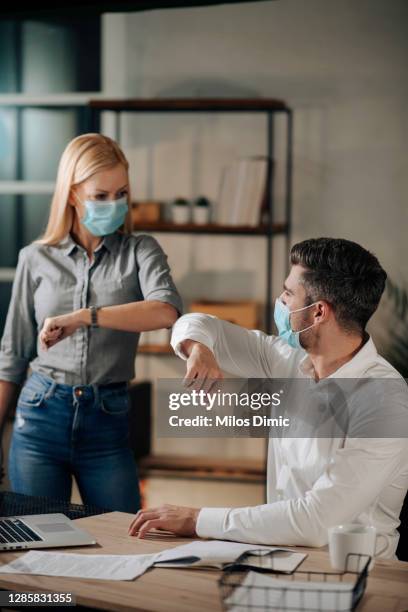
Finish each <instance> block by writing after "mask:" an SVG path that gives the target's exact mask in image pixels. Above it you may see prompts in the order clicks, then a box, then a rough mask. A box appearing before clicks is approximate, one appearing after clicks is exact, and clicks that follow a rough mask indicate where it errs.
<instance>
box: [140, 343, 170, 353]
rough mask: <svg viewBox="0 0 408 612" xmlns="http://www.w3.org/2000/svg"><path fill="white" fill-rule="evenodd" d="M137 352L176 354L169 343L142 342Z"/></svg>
mask: <svg viewBox="0 0 408 612" xmlns="http://www.w3.org/2000/svg"><path fill="white" fill-rule="evenodd" d="M137 352H138V353H142V354H144V355H174V351H173V349H172V348H171V346H170V345H167V344H142V345H141V346H139V347H138V349H137Z"/></svg>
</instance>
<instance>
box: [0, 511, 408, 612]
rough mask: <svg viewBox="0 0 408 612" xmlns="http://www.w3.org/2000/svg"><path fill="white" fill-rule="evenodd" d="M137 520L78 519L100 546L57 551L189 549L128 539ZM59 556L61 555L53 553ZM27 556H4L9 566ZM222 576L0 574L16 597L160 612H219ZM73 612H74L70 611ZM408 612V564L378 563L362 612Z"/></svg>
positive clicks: (161, 539) (156, 539)
mask: <svg viewBox="0 0 408 612" xmlns="http://www.w3.org/2000/svg"><path fill="white" fill-rule="evenodd" d="M131 518H132V515H130V514H125V513H122V512H110V513H108V514H102V515H99V516H92V517H87V518H82V519H78V520H77V522H78V524H79V525H81V526H82V527H84V528H85V529H87V530H88V531H89V532H90V533H92V534H93V535H94V536H95V538H96V540H97V541H98V545H95V546H86V547H77V548H66V549H58V550H61V551H62V550H64V552H81V553H83V554H84V555H86V554H98V553H101V554H102V553H103V554H119V553H121V554H131V553H138V554H141V553H152V552H157V551H159V550H163V549H165V548H170V547H172V546H176V545H178V544H182V543H185V542H186V541H190V540H186V539H183V538H175V537H172V536H167V535H165V534H162V535H155V536H151V537H150V539H146V540H137V539H136V538H133V537H130V536H128V535H127V528H128V525H129V524H130V521H131ZM54 550H56V549H54ZM299 550H305V551H307V552H308V553H309V556H308V558H307V559H306V560H305V561H304V562H303V563H302V565H301V569H306V570H308V569H310V570H318V571H330V565H329V558H328V553H327V551H325V550H323V549H320V550H316V549H299ZM21 554H24V553H14V552H10V553H1V557H0V559H1V562H2V563H8V562H9V561H11V560H12V559H15V558H16V557H18V556H20V555H21ZM219 575H220V573H219V572H218V571H206V570H181V569H152V570H149V571H148V572H147V573H146V574H144V575H143V576H141V577H140V578H137V579H136V580H134V581H121V582H117V581H113V580H86V579H83V578H81V579H79V578H55V577H50V576H25V575H21V574H14V575H13V574H8V575H7V574H4V575H3V574H0V588H2V589H10V590H15V591H19V590H20V591H21V590H27V591H33V592H35V591H44V592H59V591H61V592H62V591H64V592H72V593H74V594H75V595H76V599H77V604H79V605H82V606H89V607H92V608H99V609H101V610H120V611H128V610H143V611H145V612H146V611H156V612H192V611H194V612H207V611H208V612H218V611H221V609H222V608H221V602H220V596H219V591H218V586H217V580H218V578H219ZM68 609H69V608H68ZM406 610H408V563H403V562H401V561H377V562H376V565H375V568H374V569H373V571H372V572H371V573H370V576H369V578H368V582H367V589H366V593H365V595H364V598H363V601H362V602H361V604H360V606H359V608H358V612H388V611H389V612H403V611H406Z"/></svg>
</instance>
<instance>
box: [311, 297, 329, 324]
mask: <svg viewBox="0 0 408 612" xmlns="http://www.w3.org/2000/svg"><path fill="white" fill-rule="evenodd" d="M332 311H333V308H332V306H331V304H329V303H328V302H326V301H325V300H320V301H319V302H318V303H317V312H316V313H315V318H316V320H317V321H319V323H321V322H322V321H327V319H328V318H329V316H330V314H331V312H332Z"/></svg>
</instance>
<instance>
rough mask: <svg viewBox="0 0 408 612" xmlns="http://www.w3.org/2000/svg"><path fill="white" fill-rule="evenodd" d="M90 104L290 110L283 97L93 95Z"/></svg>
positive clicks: (128, 108) (103, 107)
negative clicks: (99, 96) (121, 96)
mask: <svg viewBox="0 0 408 612" xmlns="http://www.w3.org/2000/svg"><path fill="white" fill-rule="evenodd" d="M89 105H90V107H91V108H95V109H100V110H112V111H138V112H158V111H167V112H168V111H174V112H217V111H218V112H222V111H225V112H251V113H253V112H289V108H288V106H287V105H286V103H285V102H283V100H275V99H273V98H127V99H117V98H116V99H113V98H112V99H105V100H101V99H99V100H98V99H93V100H90V101H89Z"/></svg>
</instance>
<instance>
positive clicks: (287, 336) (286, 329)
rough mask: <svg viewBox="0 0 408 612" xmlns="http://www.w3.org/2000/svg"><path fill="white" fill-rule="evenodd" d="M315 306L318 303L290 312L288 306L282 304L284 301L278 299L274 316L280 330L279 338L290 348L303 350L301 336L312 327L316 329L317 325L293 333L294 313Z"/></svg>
mask: <svg viewBox="0 0 408 612" xmlns="http://www.w3.org/2000/svg"><path fill="white" fill-rule="evenodd" d="M315 304H317V302H313V304H309V306H303V308H296V310H289V308H288V307H287V306H286V304H284V303H283V302H282V300H280V299H279V298H276V301H275V310H274V314H273V316H274V319H275V323H276V327H277V328H278V333H279V337H280V338H283V339H284V340H286V342H287V343H288V344H289V346H291V347H293V348H302V345H301V344H300V339H299V335H300V334H301V333H302V332H304V331H306V330H307V329H310V328H311V327H314V326H315V325H316V323H313V325H309V326H308V327H305V328H304V329H300V330H299V331H296V332H295V331H293V329H292V326H291V324H290V315H291V314H292V312H299V311H301V310H306V308H310V307H311V306H314V305H315Z"/></svg>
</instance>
